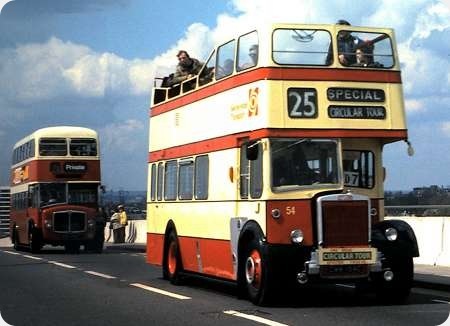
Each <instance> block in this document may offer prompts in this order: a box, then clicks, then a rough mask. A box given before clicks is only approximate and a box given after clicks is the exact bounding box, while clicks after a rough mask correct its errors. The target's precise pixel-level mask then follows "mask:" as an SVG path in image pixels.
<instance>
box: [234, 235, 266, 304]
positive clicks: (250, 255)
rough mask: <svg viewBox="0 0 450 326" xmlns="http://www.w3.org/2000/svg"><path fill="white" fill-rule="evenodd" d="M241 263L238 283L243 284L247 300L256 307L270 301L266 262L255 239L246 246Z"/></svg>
mask: <svg viewBox="0 0 450 326" xmlns="http://www.w3.org/2000/svg"><path fill="white" fill-rule="evenodd" d="M241 262H242V263H243V264H244V265H243V268H241V275H240V277H241V278H242V281H241V282H240V283H241V284H245V289H246V293H247V295H248V298H249V299H250V301H251V302H253V303H254V304H257V305H263V304H265V303H267V302H268V301H269V299H270V295H269V288H268V286H269V282H268V279H269V275H268V270H267V262H266V258H265V257H264V254H263V252H262V250H261V245H260V243H259V241H258V240H257V239H253V240H252V241H251V242H250V243H249V244H248V245H247V247H246V248H245V253H244V259H243V260H241Z"/></svg>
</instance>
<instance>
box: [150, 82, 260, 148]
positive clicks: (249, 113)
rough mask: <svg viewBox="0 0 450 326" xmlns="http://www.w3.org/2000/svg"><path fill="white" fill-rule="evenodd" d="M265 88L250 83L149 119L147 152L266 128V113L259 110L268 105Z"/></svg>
mask: <svg viewBox="0 0 450 326" xmlns="http://www.w3.org/2000/svg"><path fill="white" fill-rule="evenodd" d="M266 85H267V84H266V83H265V82H255V83H251V84H248V85H245V86H241V87H237V88H235V89H231V90H228V91H226V92H224V93H221V94H218V95H215V96H212V97H208V98H205V99H203V100H200V101H198V102H194V103H192V104H189V105H188V106H184V107H181V108H179V109H176V110H173V111H170V112H167V113H164V114H161V115H157V116H154V117H151V119H150V151H156V150H161V149H164V148H170V147H173V146H179V145H184V144H189V143H193V142H197V141H200V140H205V139H213V138H216V137H220V136H224V135H230V134H233V133H237V132H242V131H246V130H252V129H258V128H261V127H262V126H264V125H265V124H267V121H266V119H267V117H266V116H265V111H266V110H262V109H261V108H258V107H260V106H261V105H264V104H263V103H265V102H266V101H267V91H266V87H267V86H266ZM218 103H220V106H218ZM192 126H195V132H193V127H192ZM161 130H164V131H165V133H164V134H160V132H161Z"/></svg>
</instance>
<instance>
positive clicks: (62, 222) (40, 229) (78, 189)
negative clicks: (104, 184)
mask: <svg viewBox="0 0 450 326" xmlns="http://www.w3.org/2000/svg"><path fill="white" fill-rule="evenodd" d="M99 186H100V154H99V142H98V136H97V133H96V132H95V131H94V130H91V129H88V128H82V127H69V126H58V127H49V128H43V129H39V130H37V131H35V132H33V133H32V134H31V135H29V136H27V137H25V138H23V139H22V140H20V141H18V142H17V143H16V144H15V145H14V149H13V165H12V169H11V222H10V236H11V240H12V242H13V244H14V247H15V248H16V249H21V248H22V247H28V248H29V249H30V250H31V251H33V252H36V251H39V250H40V249H41V248H42V246H44V245H45V244H51V245H64V246H65V248H66V250H67V251H69V252H76V251H78V249H79V248H80V245H84V246H85V247H86V248H87V249H92V250H95V251H97V252H101V251H102V249H103V242H104V235H103V233H104V232H103V228H104V221H103V220H102V218H101V217H100V216H99V212H98V199H99V198H98V190H99Z"/></svg>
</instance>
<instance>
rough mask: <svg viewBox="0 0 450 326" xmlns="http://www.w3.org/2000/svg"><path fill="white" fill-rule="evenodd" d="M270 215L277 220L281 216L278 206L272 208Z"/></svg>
mask: <svg viewBox="0 0 450 326" xmlns="http://www.w3.org/2000/svg"><path fill="white" fill-rule="evenodd" d="M271 213H272V217H273V218H274V219H276V220H278V219H279V218H280V217H281V212H280V210H279V209H278V208H274V209H272V212H271Z"/></svg>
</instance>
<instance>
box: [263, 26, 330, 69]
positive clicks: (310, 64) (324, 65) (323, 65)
mask: <svg viewBox="0 0 450 326" xmlns="http://www.w3.org/2000/svg"><path fill="white" fill-rule="evenodd" d="M279 30H291V31H292V30H300V29H295V28H294V29H293V28H285V27H283V28H275V29H274V30H273V31H272V37H271V49H270V50H271V57H272V61H273V62H274V63H276V64H278V65H280V66H300V67H302V66H314V67H327V66H331V65H332V64H333V60H331V61H330V60H327V58H328V57H329V56H330V51H331V58H334V52H333V35H332V33H331V32H330V31H329V30H327V29H322V28H319V29H306V28H303V29H302V30H308V31H315V32H326V33H327V34H328V37H329V44H328V48H327V49H326V52H323V53H324V54H326V55H325V60H324V61H323V64H312V63H280V62H278V61H277V60H275V56H274V53H275V52H280V51H275V50H274V46H275V40H274V35H275V33H276V32H277V31H279ZM316 52H317V51H316ZM305 53H309V52H305ZM311 53H314V52H311ZM320 53H321V52H320Z"/></svg>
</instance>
